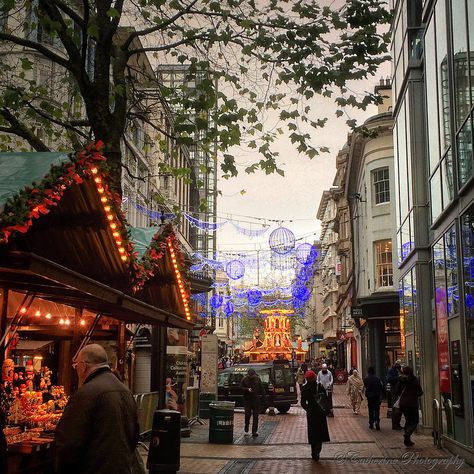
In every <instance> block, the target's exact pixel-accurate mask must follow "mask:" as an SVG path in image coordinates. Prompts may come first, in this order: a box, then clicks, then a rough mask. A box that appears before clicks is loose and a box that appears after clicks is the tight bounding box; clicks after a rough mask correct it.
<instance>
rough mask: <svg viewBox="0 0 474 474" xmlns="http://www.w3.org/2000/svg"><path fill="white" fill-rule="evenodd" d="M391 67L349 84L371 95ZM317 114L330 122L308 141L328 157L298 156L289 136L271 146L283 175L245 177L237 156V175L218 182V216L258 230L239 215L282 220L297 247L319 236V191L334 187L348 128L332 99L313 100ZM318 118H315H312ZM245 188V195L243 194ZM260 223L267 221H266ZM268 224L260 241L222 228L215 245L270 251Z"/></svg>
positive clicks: (356, 114) (360, 116) (354, 114)
mask: <svg viewBox="0 0 474 474" xmlns="http://www.w3.org/2000/svg"><path fill="white" fill-rule="evenodd" d="M389 71H390V65H389V64H386V65H383V66H382V68H381V69H380V73H379V74H377V75H376V76H374V77H371V78H370V79H369V80H366V81H363V82H360V83H355V84H353V88H354V89H356V90H358V91H364V90H365V91H373V89H374V87H375V86H376V85H377V84H378V83H379V81H380V78H381V77H384V78H385V77H387V76H388V74H389ZM315 105H316V107H314V110H318V111H319V113H318V116H322V115H326V116H327V117H328V118H329V120H328V122H327V124H326V126H325V127H324V128H323V129H320V130H317V131H314V132H313V136H312V141H313V144H315V145H316V146H327V147H328V148H329V149H330V152H329V153H324V154H321V155H319V156H316V157H315V158H313V159H312V160H310V159H309V158H307V157H306V156H304V155H299V154H298V152H297V151H296V149H295V148H294V146H293V145H292V144H291V143H290V142H289V139H288V137H287V136H283V138H282V139H281V140H280V141H279V142H278V144H277V146H276V147H275V148H276V149H277V150H278V151H279V153H280V159H279V163H281V164H283V169H284V170H285V176H284V177H281V176H280V175H278V174H273V175H269V176H268V175H265V174H264V173H262V172H260V173H255V174H251V175H249V174H246V173H245V171H244V165H245V164H246V163H249V162H250V161H251V159H252V157H251V156H248V155H243V154H240V156H239V155H238V152H236V161H237V163H239V164H241V166H238V169H239V175H238V176H237V177H236V178H231V179H229V180H225V179H219V181H218V189H219V190H220V192H221V193H222V194H221V195H220V196H219V198H218V204H217V214H218V217H220V218H225V217H231V218H232V219H233V220H234V219H235V220H239V219H240V220H241V222H239V223H238V224H239V225H240V226H242V227H247V228H252V229H259V228H262V227H261V226H259V225H255V224H253V225H252V224H250V222H259V221H256V220H255V219H250V218H248V217H247V218H246V217H240V216H249V217H259V218H262V219H275V220H280V221H283V222H282V225H283V226H284V227H287V228H288V229H290V230H291V231H292V232H293V233H294V234H295V237H296V239H297V243H301V242H309V243H312V242H313V241H314V240H316V239H317V238H318V237H319V231H320V222H319V221H318V220H317V219H316V214H317V211H318V207H319V203H320V200H321V195H322V192H323V191H324V190H326V189H329V188H330V187H331V186H332V183H333V179H334V176H335V172H336V156H337V153H338V151H339V150H340V149H341V148H342V147H343V146H344V144H345V142H346V140H347V136H348V133H349V131H350V130H349V128H348V127H347V125H346V123H345V121H346V120H347V118H348V117H347V116H345V117H344V116H343V117H341V118H336V117H335V111H336V105H335V104H334V103H333V102H332V101H331V99H325V98H321V99H316V103H315ZM376 113H377V108H376V106H372V107H369V108H368V109H367V110H366V111H360V110H354V109H351V110H349V111H348V114H349V116H350V118H355V119H357V120H358V122H363V121H365V120H366V119H367V118H369V117H370V116H372V115H374V114H376ZM315 118H316V117H315ZM242 190H245V192H244V193H241V191H242ZM260 222H262V223H263V222H265V221H264V220H262V221H260ZM267 224H270V229H269V232H267V234H266V235H265V236H264V237H260V238H258V237H257V238H249V237H247V236H244V235H242V234H240V233H239V232H237V231H236V230H235V228H234V227H233V226H231V225H225V226H223V227H222V228H221V229H220V230H219V231H218V232H217V246H218V249H219V251H220V252H232V251H235V252H242V251H248V250H250V249H268V236H269V234H270V232H271V230H273V229H274V228H276V227H277V226H278V223H275V222H267Z"/></svg>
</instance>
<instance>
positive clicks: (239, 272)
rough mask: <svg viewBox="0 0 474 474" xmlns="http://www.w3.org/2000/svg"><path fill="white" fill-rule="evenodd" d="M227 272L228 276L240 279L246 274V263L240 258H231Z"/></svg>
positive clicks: (226, 267)
mask: <svg viewBox="0 0 474 474" xmlns="http://www.w3.org/2000/svg"><path fill="white" fill-rule="evenodd" d="M225 272H226V273H227V276H228V277H229V278H231V279H232V280H238V279H239V278H242V277H243V276H244V274H245V267H244V264H243V263H242V262H241V261H240V260H231V261H230V262H228V263H227V265H226V266H225Z"/></svg>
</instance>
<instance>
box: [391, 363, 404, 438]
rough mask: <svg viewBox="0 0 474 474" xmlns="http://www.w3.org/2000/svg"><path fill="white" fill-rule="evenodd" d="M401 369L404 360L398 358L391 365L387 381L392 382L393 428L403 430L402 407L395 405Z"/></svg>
mask: <svg viewBox="0 0 474 474" xmlns="http://www.w3.org/2000/svg"><path fill="white" fill-rule="evenodd" d="M401 370H402V361H401V360H396V361H395V364H393V366H392V367H390V369H388V372H387V383H389V384H390V397H391V402H392V430H403V428H402V426H401V425H400V421H401V420H402V412H401V410H400V408H397V407H393V404H394V403H395V400H396V399H397V395H396V394H397V385H398V379H399V377H400V372H401Z"/></svg>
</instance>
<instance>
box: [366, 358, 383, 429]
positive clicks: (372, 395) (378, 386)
mask: <svg viewBox="0 0 474 474" xmlns="http://www.w3.org/2000/svg"><path fill="white" fill-rule="evenodd" d="M367 372H368V375H367V377H365V379H364V387H365V397H366V398H367V406H368V409H369V428H370V429H371V430H373V429H374V425H375V429H376V430H378V431H379V430H380V403H381V401H382V395H383V383H382V381H381V380H380V379H379V378H378V377H377V376H376V375H375V368H374V367H369V369H368V370H367Z"/></svg>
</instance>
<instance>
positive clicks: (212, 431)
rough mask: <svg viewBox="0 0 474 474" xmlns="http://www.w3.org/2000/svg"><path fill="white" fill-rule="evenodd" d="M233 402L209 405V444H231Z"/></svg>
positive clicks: (232, 436)
mask: <svg viewBox="0 0 474 474" xmlns="http://www.w3.org/2000/svg"><path fill="white" fill-rule="evenodd" d="M234 408H235V402H212V403H211V404H209V410H210V418H211V420H210V423H209V442H210V443H220V444H225V443H232V442H233V441H234Z"/></svg>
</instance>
